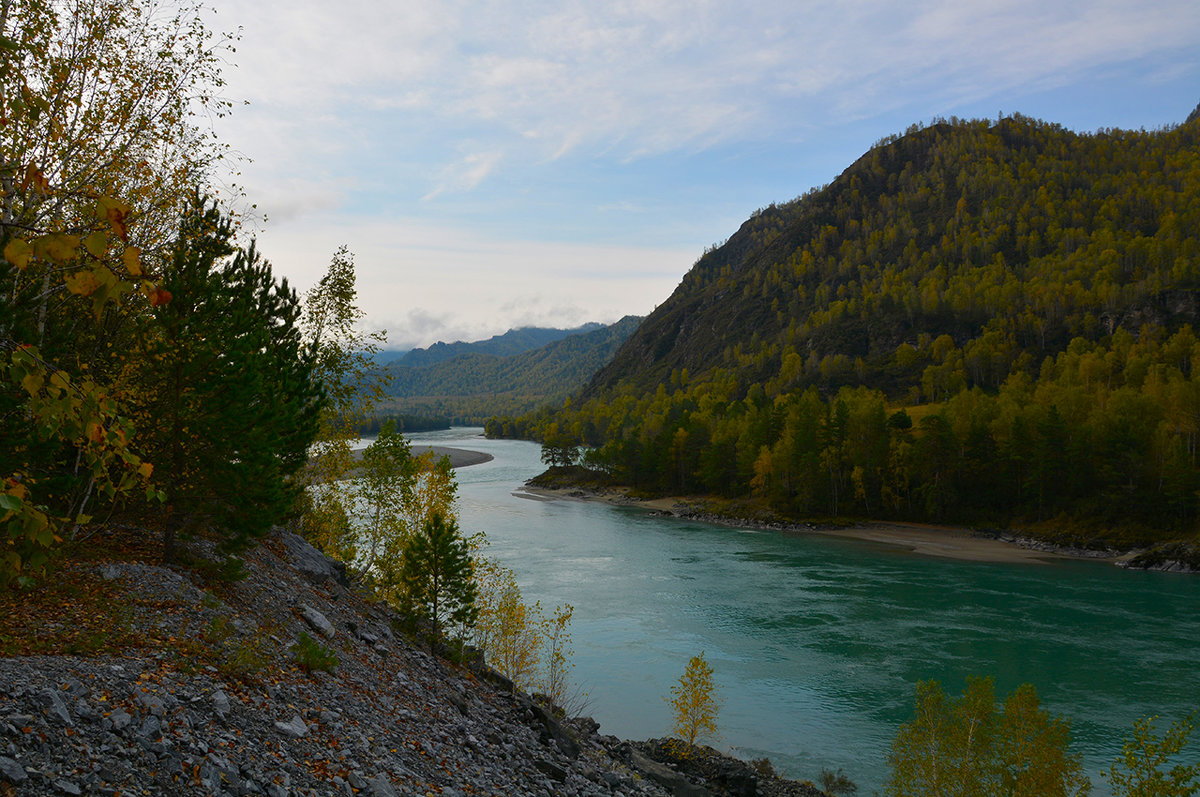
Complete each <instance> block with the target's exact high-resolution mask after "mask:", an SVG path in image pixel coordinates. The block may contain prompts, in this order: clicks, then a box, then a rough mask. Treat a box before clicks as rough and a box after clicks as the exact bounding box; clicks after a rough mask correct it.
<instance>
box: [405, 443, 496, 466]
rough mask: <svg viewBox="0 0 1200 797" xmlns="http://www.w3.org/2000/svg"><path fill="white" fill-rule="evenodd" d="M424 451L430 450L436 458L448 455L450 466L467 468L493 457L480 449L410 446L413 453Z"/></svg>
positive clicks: (422, 452)
mask: <svg viewBox="0 0 1200 797" xmlns="http://www.w3.org/2000/svg"><path fill="white" fill-rule="evenodd" d="M426 451H432V452H433V455H434V456H435V457H437V458H438V459H441V458H442V457H450V467H452V468H468V467H470V466H472V465H482V464H483V463H485V462H491V461H492V460H493V459H495V457H493V456H492V455H491V454H485V453H483V452H482V451H468V450H467V449H465V448H449V447H448V446H420V445H417V446H413V447H412V452H413V454H424V453H425V452H426Z"/></svg>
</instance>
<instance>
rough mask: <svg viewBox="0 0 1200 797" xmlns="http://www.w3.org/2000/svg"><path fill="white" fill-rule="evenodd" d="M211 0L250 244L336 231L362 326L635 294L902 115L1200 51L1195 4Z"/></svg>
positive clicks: (1183, 66)
mask: <svg viewBox="0 0 1200 797" xmlns="http://www.w3.org/2000/svg"><path fill="white" fill-rule="evenodd" d="M215 2H216V5H217V7H218V17H217V20H218V23H217V24H216V26H215V27H217V28H218V29H226V30H228V29H232V28H234V27H236V26H237V25H242V26H243V28H244V32H243V38H242V41H241V43H240V45H239V47H238V51H237V53H236V55H233V56H232V57H233V58H235V59H236V60H237V61H238V62H239V64H240V66H239V67H238V68H237V69H233V70H230V71H229V72H228V74H227V77H228V79H229V85H228V87H227V89H226V93H227V95H228V96H229V97H231V98H233V99H241V98H243V97H245V98H248V99H249V100H250V101H251V104H250V105H249V106H248V107H245V108H242V107H239V108H237V109H236V110H235V113H234V115H233V117H232V118H231V119H228V120H221V121H220V122H219V123H218V128H219V129H218V133H219V134H220V135H221V136H222V138H223V140H226V141H228V142H230V143H231V144H232V145H233V147H234V148H235V149H236V150H240V151H242V152H245V153H246V154H247V155H249V156H250V157H251V158H253V159H254V160H253V163H249V164H244V167H243V174H242V175H241V176H240V178H238V180H237V182H238V183H239V184H241V185H242V186H243V187H244V189H245V190H246V193H247V195H248V196H249V199H250V201H252V202H257V203H258V205H259V207H260V209H261V210H262V211H263V212H265V213H266V214H267V215H268V216H269V217H270V219H271V223H270V225H269V226H268V228H267V229H266V230H265V231H264V232H263V234H262V235H261V236H260V239H261V241H262V243H263V245H264V251H265V252H266V254H267V255H268V256H269V257H271V259H272V261H273V262H275V263H276V264H277V266H278V265H281V264H285V265H286V269H287V273H288V274H289V275H290V276H292V278H293V282H295V283H297V284H299V285H301V286H303V285H304V284H305V283H306V281H308V282H311V281H315V279H316V278H317V277H319V275H320V274H321V273H323V271H324V267H325V265H326V264H327V262H328V257H329V256H330V255H331V254H332V252H333V250H334V249H336V247H337V246H338V245H339V244H341V243H349V244H350V246H351V248H352V249H354V250H355V251H356V252H358V253H359V254H360V262H361V264H362V269H361V272H360V285H364V286H367V285H369V286H370V289H369V291H364V293H363V297H364V307H366V308H367V309H368V312H369V313H370V315H371V318H372V320H373V321H375V322H377V323H379V324H380V325H384V326H390V327H392V328H394V329H397V330H401V329H402V330H406V332H405V334H410V335H412V336H414V337H418V336H420V337H423V338H424V337H428V336H429V335H431V334H434V332H433V330H434V329H440V330H442V332H443V333H445V334H448V335H449V334H459V332H461V333H462V334H472V332H471V331H472V330H476V331H478V332H479V333H481V334H482V333H483V332H486V333H487V334H494V333H495V332H502V331H504V329H503V328H497V327H503V326H504V325H505V324H516V323H519V322H525V323H533V322H535V321H536V322H537V323H543V322H545V323H549V322H551V321H552V319H558V321H556V322H554V323H556V324H558V323H562V324H567V323H575V322H583V321H589V320H612V319H615V318H616V317H619V316H620V315H623V314H625V313H628V312H648V311H649V310H650V309H651V308H652V307H653V306H654V304H655V303H657V302H659V301H662V300H663V299H664V298H665V297H666V296H667V295H668V294H669V293H670V291H671V290H672V289H673V288H674V287H675V285H676V284H677V282H678V280H679V278H680V277H681V276H682V275H683V273H684V272H685V271H686V270H687V268H688V267H689V266H690V264H691V262H692V261H693V260H694V258H695V256H696V255H698V254H699V251H700V249H701V248H702V246H703V244H704V243H706V242H708V241H711V240H714V239H717V238H722V237H725V236H727V235H729V234H730V233H731V232H732V231H733V230H734V229H736V226H737V224H738V223H739V222H740V221H741V219H743V218H744V217H745V215H744V214H748V213H749V212H750V211H751V210H753V208H754V207H756V206H758V205H761V204H764V203H766V202H769V201H771V200H773V199H783V198H786V197H788V196H794V195H796V194H797V193H799V192H801V191H803V190H804V189H805V188H807V187H809V186H811V185H814V184H818V183H821V182H826V181H828V180H829V179H830V178H832V176H833V175H834V174H836V170H837V169H839V168H842V167H844V166H845V165H846V164H848V163H849V162H851V161H852V160H853V159H854V158H855V157H857V156H858V155H859V154H861V152H862V149H865V147H866V146H867V145H869V143H870V141H872V140H875V139H877V138H878V137H879V136H881V135H886V134H888V133H893V132H897V131H898V130H901V129H903V127H904V126H905V125H907V124H908V123H910V122H915V121H921V120H927V119H929V118H931V117H932V116H935V115H949V114H955V113H958V114H963V113H967V114H970V113H971V112H970V111H966V112H964V111H962V110H961V109H962V108H964V107H967V108H978V107H980V106H983V107H986V106H987V105H988V104H991V103H992V102H994V103H995V107H996V108H998V109H999V108H1003V109H1004V110H1009V111H1022V110H1026V109H1025V108H1024V107H1022V106H1020V105H1019V104H1018V103H1015V102H1013V101H1012V99H1013V97H1014V96H1016V97H1028V96H1029V95H1030V92H1033V91H1038V90H1043V91H1045V90H1050V89H1055V88H1060V87H1071V86H1077V85H1080V83H1081V81H1084V80H1088V79H1091V80H1093V81H1095V80H1098V79H1099V78H1097V77H1096V76H1097V75H1103V76H1105V77H1106V78H1107V77H1108V76H1110V75H1113V74H1136V75H1137V79H1138V80H1143V81H1150V80H1154V81H1159V82H1163V81H1167V82H1170V81H1175V82H1186V78H1187V76H1188V75H1195V74H1197V71H1198V69H1200V68H1198V67H1197V65H1196V63H1197V59H1198V56H1197V55H1196V53H1195V42H1197V41H1200V4H1197V3H1196V2H1195V0H1158V1H1157V2H1155V3H1152V4H1149V5H1147V4H1145V3H1144V2H1142V0H1057V1H1056V2H1046V0H914V2H909V3H879V2H877V0H756V2H753V3H744V2H735V0H620V1H619V2H614V3H595V2H590V1H589V0H471V2H467V3H464V2H459V1H458V0H424V2H420V3H415V2H410V3H398V4H390V5H388V4H380V3H378V2H375V1H374V0H340V2H338V3H328V2H321V1H320V0H258V2H256V3H253V4H250V3H244V2H238V0H215ZM1131 65H1133V66H1131ZM1134 66H1136V67H1137V69H1134V68H1133V67H1134ZM1123 70H1124V71H1123ZM1126 82H1127V83H1129V82H1130V81H1129V80H1127V81H1126ZM1022 92H1023V93H1022ZM1194 103H1195V98H1194V97H1192V98H1189V100H1188V101H1187V102H1186V103H1184V104H1183V105H1182V106H1181V108H1180V110H1179V112H1180V116H1181V117H1182V115H1183V114H1186V112H1187V111H1188V110H1190V108H1191V107H1192V106H1193V105H1194ZM1089 118H1093V117H1089ZM896 119H900V120H902V121H901V122H899V123H896V122H895V121H894V120H896ZM864 120H866V121H871V120H874V121H875V122H876V124H874V125H871V124H866V123H864ZM1054 121H1060V122H1063V123H1064V124H1067V125H1068V126H1070V124H1071V123H1070V120H1067V119H1062V118H1055V119H1054ZM897 124H898V126H897ZM884 125H885V127H884V129H882V130H880V129H879V128H880V126H884ZM848 131H853V135H850V134H849V133H848ZM864 131H867V133H870V135H867V134H865V133H864ZM821 136H824V137H825V139H824V140H825V141H835V143H832V144H829V143H827V144H824V145H823V146H824V149H821V148H820V147H819V146H815V145H813V141H814V140H820V137H821ZM860 139H864V140H862V141H860ZM798 142H799V143H801V144H803V145H804V148H803V149H800V148H798V147H797V143H798ZM860 147H861V148H860ZM757 149H761V156H760V155H758V154H757V153H756V150H757ZM793 153H795V155H794V156H793ZM721 158H726V159H727V161H726V162H722V163H717V161H718V160H719V159H721ZM802 161H803V162H805V163H801V162H802ZM808 164H816V165H808ZM818 166H819V171H818V172H817V173H816V174H813V173H812V171H813V169H816V168H817V167H818ZM802 167H805V168H807V171H805V168H802ZM801 180H803V181H801ZM793 181H795V182H793ZM668 189H669V190H668ZM752 195H753V196H752ZM702 206H703V213H701V212H700V210H701V208H702ZM634 240H636V241H651V242H660V243H661V245H660V246H644V247H640V246H621V245H620V244H621V242H622V241H634ZM689 241H691V242H692V243H694V244H695V245H694V246H689V245H685V244H686V243H687V242H689ZM560 284H561V286H562V287H557V286H559V285H560ZM447 286H448V287H447ZM415 308H420V309H421V312H423V313H424V315H412V313H413V312H414V309H415ZM522 313H523V314H524V315H522ZM485 327H486V328H485ZM456 330H457V331H456Z"/></svg>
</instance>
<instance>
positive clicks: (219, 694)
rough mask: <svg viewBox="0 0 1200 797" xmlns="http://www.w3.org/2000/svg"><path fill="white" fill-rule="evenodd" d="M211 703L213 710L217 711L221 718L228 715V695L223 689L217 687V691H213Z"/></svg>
mask: <svg viewBox="0 0 1200 797" xmlns="http://www.w3.org/2000/svg"><path fill="white" fill-rule="evenodd" d="M212 703H213V710H214V711H216V712H217V715H218V716H219V717H220V718H221V719H225V718H226V717H227V716H229V695H227V694H225V692H224V691H222V690H220V689H218V690H217V691H215V692H213V693H212Z"/></svg>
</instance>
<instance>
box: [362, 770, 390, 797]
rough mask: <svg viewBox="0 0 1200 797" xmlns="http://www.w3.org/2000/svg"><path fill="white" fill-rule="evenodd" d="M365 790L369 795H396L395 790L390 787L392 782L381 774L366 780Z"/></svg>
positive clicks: (379, 796)
mask: <svg viewBox="0 0 1200 797" xmlns="http://www.w3.org/2000/svg"><path fill="white" fill-rule="evenodd" d="M367 790H368V791H367V793H368V794H370V795H371V797H398V795H397V794H396V790H395V789H394V788H393V787H392V782H391V781H390V780H388V779H387V778H386V777H384V776H383V775H380V776H378V777H375V778H371V779H370V780H369V781H367Z"/></svg>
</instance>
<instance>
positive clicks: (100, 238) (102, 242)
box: [83, 230, 108, 257]
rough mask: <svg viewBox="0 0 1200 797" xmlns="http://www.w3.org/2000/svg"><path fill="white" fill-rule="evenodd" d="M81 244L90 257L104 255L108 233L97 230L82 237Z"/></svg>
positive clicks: (106, 249) (106, 248)
mask: <svg viewBox="0 0 1200 797" xmlns="http://www.w3.org/2000/svg"><path fill="white" fill-rule="evenodd" d="M83 245H84V247H85V248H86V249H87V250H88V253H89V254H91V256H92V257H104V253H105V252H107V251H108V233H106V232H101V231H100V230H97V231H96V232H94V233H92V234H91V235H89V236H88V237H87V238H84V239H83Z"/></svg>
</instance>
